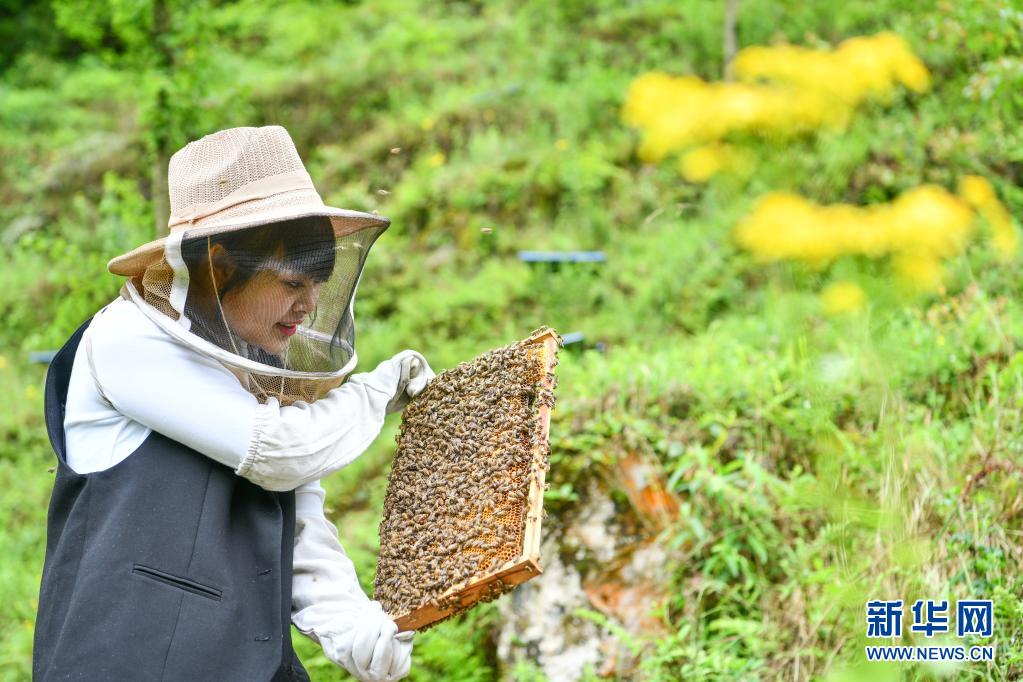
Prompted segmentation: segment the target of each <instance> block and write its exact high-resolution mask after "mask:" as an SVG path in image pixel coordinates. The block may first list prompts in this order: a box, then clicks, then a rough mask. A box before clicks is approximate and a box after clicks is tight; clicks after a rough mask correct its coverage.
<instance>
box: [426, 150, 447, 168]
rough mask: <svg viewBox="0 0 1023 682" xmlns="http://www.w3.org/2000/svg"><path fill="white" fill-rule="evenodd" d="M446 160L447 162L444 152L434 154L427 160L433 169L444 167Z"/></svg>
mask: <svg viewBox="0 0 1023 682" xmlns="http://www.w3.org/2000/svg"><path fill="white" fill-rule="evenodd" d="M446 160H447V157H446V156H444V153H443V152H437V153H436V154H434V155H432V156H431V157H430V158H428V159H427V160H426V163H427V165H428V166H430V167H431V168H437V167H438V166H443V165H444V162H445V161H446Z"/></svg>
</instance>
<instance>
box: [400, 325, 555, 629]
mask: <svg viewBox="0 0 1023 682" xmlns="http://www.w3.org/2000/svg"><path fill="white" fill-rule="evenodd" d="M526 342H527V343H534V344H542V346H543V350H544V357H543V362H544V375H543V379H542V380H541V382H540V386H541V387H542V388H546V389H549V390H553V388H554V387H553V386H552V384H553V380H552V378H551V377H552V375H553V370H554V365H555V364H556V358H557V352H558V347H559V346H560V343H559V341H558V339H557V337H556V335H555V333H554V332H553V331H551V330H545V331H542V332H539V333H537V334H534V335H533V336H531V337H529V338H528V339H526ZM537 421H538V422H539V428H540V438H539V439H538V441H537V442H538V443H540V447H538V448H536V449H535V450H534V452H533V458H532V462H531V466H530V469H531V472H530V474H529V479H530V480H529V493H528V494H527V496H526V500H525V507H526V523H525V530H524V531H523V534H522V551H521V553H520V554H519V556H518V557H517V558H515V559H511V560H510V561H507V562H505V563H504V564H502V565H501V566H498V567H497V568H496V569H492V570H490V571H488V572H487V573H484V574H483V575H480V576H478V577H475V578H472V579H470V580H469V581H468V582H464V583H460V584H457V585H454V586H452V587H450V588H449V589H447V590H446V591H445V592H444V593H443V594H442V595H441V596H440V597H439V598H437V599H436V600H434V602H433V603H429V604H425V605H423V606H420V607H419V608H417V609H415V610H413V611H410V612H409V613H406V614H403V615H400V616H397V617H394V616H392V618H393V619H394V622H395V623H396V624H397V626H398V630H399V631H401V632H404V631H408V630H418V629H420V628H422V627H425V626H427V625H430V624H431V623H435V622H437V621H439V620H442V619H444V618H447V617H449V616H451V615H453V614H455V613H457V612H459V611H462V610H464V609H466V608H469V607H470V606H472V605H473V604H476V603H478V602H480V601H482V600H489V599H493V598H494V597H496V596H497V595H499V594H501V593H502V592H504V591H505V588H507V587H509V586H514V585H519V584H521V583H524V582H526V581H527V580H529V579H530V578H535V577H536V576H538V575H540V573H542V572H543V569H542V568H541V566H540V522H541V521H542V518H543V491H544V482H545V478H546V474H547V467H548V465H547V443H548V440H549V438H550V422H551V408H550V406H549V405H545V404H542V403H541V404H540V406H539V414H538V415H537Z"/></svg>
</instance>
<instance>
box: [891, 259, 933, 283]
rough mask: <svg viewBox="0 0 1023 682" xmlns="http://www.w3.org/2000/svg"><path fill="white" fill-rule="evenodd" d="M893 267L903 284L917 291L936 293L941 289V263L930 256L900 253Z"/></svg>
mask: <svg viewBox="0 0 1023 682" xmlns="http://www.w3.org/2000/svg"><path fill="white" fill-rule="evenodd" d="M893 265H894V266H895V272H897V273H898V274H899V275H900V276H901V277H902V279H903V280H904V281H905V282H907V283H908V284H910V285H912V286H914V287H916V288H918V289H922V290H924V291H938V290H939V289H940V288H941V275H942V272H941V262H940V261H939V260H938V259H937V258H934V257H933V256H931V255H928V254H922V253H916V254H911V253H900V254H898V255H897V256H896V257H895V259H894V260H893Z"/></svg>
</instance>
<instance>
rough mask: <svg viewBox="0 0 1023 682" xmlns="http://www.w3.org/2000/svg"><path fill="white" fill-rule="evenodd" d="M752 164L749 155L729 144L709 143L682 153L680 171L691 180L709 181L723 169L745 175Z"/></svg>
mask: <svg viewBox="0 0 1023 682" xmlns="http://www.w3.org/2000/svg"><path fill="white" fill-rule="evenodd" d="M750 166H751V160H750V159H749V157H748V155H747V154H745V153H743V152H742V151H741V150H739V149H736V148H735V147H733V146H731V145H727V144H717V143H713V144H707V145H703V146H702V147H695V148H693V149H690V150H689V151H688V152H686V153H685V154H683V155H682V159H681V161H680V162H679V171H680V172H681V173H682V177H684V178H685V179H686V180H688V181H689V182H707V181H708V180H710V179H711V178H712V177H714V176H715V175H717V174H718V173H720V172H722V171H732V172H734V173H736V174H739V175H745V174H746V173H747V172H748V171H749V170H750Z"/></svg>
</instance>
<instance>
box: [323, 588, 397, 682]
mask: <svg viewBox="0 0 1023 682" xmlns="http://www.w3.org/2000/svg"><path fill="white" fill-rule="evenodd" d="M355 616H356V617H355V620H354V621H353V622H352V624H351V627H350V628H348V629H346V630H344V631H343V632H341V633H340V634H337V635H333V636H329V637H326V636H323V637H321V641H320V644H321V645H322V646H323V653H324V654H326V656H327V658H329V659H330V660H332V661H334V662H335V663H337V664H339V665H342V666H344V668H345V669H346V670H347V671H348V672H350V673H351V674H352V675H354V676H355V677H356V678H358V679H359V680H361V681H362V682H393V681H394V680H400V679H401V678H403V677H405V676H406V675H408V672H409V667H410V666H411V664H412V635H413V634H414V633H412V632H403V633H401V634H398V626H397V625H395V624H394V621H392V620H391V619H390V618H389V617H388V616H387V614H386V613H384V610H383V608H382V607H381V606H380V602H377V601H373V602H369V603H368V604H367V605H366V607H365V608H363V609H361V610H360V611H359V612H358V613H357V614H355Z"/></svg>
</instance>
